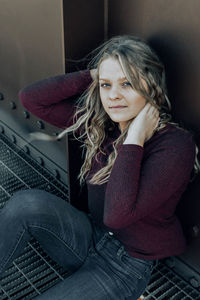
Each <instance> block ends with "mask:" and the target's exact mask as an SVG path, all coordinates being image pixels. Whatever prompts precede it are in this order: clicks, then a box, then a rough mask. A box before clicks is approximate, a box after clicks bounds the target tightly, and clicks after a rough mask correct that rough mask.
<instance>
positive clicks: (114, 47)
mask: <svg viewBox="0 0 200 300" xmlns="http://www.w3.org/2000/svg"><path fill="white" fill-rule="evenodd" d="M92 55H93V56H94V58H93V59H92V60H91V62H90V64H89V66H88V68H89V69H96V76H95V78H94V80H93V82H92V83H91V85H90V86H89V87H88V89H87V90H86V91H85V92H84V94H83V95H82V96H81V97H80V98H79V100H78V102H77V110H76V113H75V115H74V124H73V125H72V126H70V127H69V128H67V129H66V130H64V131H63V132H61V133H60V134H59V136H58V137H57V138H62V137H63V136H64V135H65V134H66V133H69V132H73V134H74V136H75V138H76V139H79V140H82V141H84V142H83V148H84V157H85V159H84V163H83V165H82V167H81V170H80V174H79V179H80V184H81V185H82V184H83V183H84V182H85V178H86V177H87V175H88V173H89V171H90V169H91V167H92V161H93V159H96V160H98V153H99V152H101V153H103V150H102V148H101V146H102V143H103V141H104V139H105V138H106V134H107V131H108V130H113V129H114V128H115V126H116V124H115V123H114V122H113V121H112V120H111V119H110V117H109V116H108V115H107V113H106V112H105V110H104V108H103V106H102V103H101V99H100V92H99V77H98V74H99V67H100V64H101V63H102V61H104V60H105V59H107V58H109V57H112V58H115V59H117V60H118V61H119V63H120V65H121V67H122V70H123V72H124V74H125V76H126V78H127V80H128V81H129V82H130V83H131V86H132V87H133V89H134V90H136V91H137V92H138V93H139V94H140V95H142V96H143V97H144V98H145V99H146V100H147V101H148V102H150V103H151V104H153V105H154V106H156V107H157V108H158V110H159V112H160V121H159V125H158V127H157V130H159V129H160V128H162V127H163V126H164V124H166V123H168V122H171V123H172V121H171V114H170V110H171V104H170V101H169V99H168V97H167V89H166V80H165V68H164V65H163V64H162V62H161V61H160V60H159V58H158V56H157V54H156V53H155V52H154V51H153V50H152V49H151V47H150V46H149V45H148V44H147V43H146V41H144V40H142V39H141V38H138V37H135V36H130V35H123V36H116V37H113V38H111V39H110V40H108V41H107V42H105V43H104V44H103V45H101V46H100V47H99V48H97V49H96V50H94V51H93V52H92ZM131 121H132V120H130V121H129V122H128V123H127V126H126V128H125V130H124V131H123V132H121V134H120V135H119V137H118V138H117V139H116V140H115V141H114V142H113V151H112V152H111V153H110V155H109V157H108V159H107V164H106V166H105V167H103V168H101V169H100V170H99V171H98V172H97V173H96V174H94V175H93V176H92V178H91V179H90V181H89V182H90V183H92V184H98V185H101V184H104V183H106V182H107V181H108V179H109V176H110V173H111V170H112V167H113V164H114V162H115V159H116V157H117V149H116V147H117V145H119V144H122V143H123V142H124V140H125V138H126V136H127V132H128V128H129V125H130V123H131ZM176 125H177V126H178V124H176ZM77 131H78V133H79V137H77V136H76V133H77ZM196 161H197V160H196ZM197 162H198V161H197ZM195 165H196V170H197V169H198V165H197V164H196V163H195Z"/></svg>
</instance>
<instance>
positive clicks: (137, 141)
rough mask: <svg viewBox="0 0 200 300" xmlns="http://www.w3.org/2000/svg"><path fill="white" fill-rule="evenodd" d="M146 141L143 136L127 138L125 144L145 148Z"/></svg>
mask: <svg viewBox="0 0 200 300" xmlns="http://www.w3.org/2000/svg"><path fill="white" fill-rule="evenodd" d="M144 141H145V139H144V138H143V137H142V136H136V135H135V136H134V135H132V136H127V137H126V139H125V141H124V142H123V144H125V145H126V144H134V145H139V146H142V147H143V146H144Z"/></svg>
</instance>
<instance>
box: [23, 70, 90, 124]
mask: <svg viewBox="0 0 200 300" xmlns="http://www.w3.org/2000/svg"><path fill="white" fill-rule="evenodd" d="M91 81H92V78H91V75H90V71H89V70H86V71H79V72H73V73H68V74H64V75H58V76H55V77H50V78H46V79H43V80H40V81H37V82H35V83H33V84H31V85H29V86H27V87H25V88H23V89H22V90H20V92H19V98H20V100H21V102H22V104H23V106H24V107H25V108H26V109H27V110H28V111H30V112H31V113H33V114H34V115H36V116H37V117H38V118H40V119H42V120H44V121H46V122H48V123H50V124H52V125H55V126H57V127H60V128H66V127H69V126H70V125H72V118H73V115H74V112H75V107H74V100H73V99H72V97H73V96H76V95H77V96H78V95H80V94H81V93H82V92H84V90H86V89H87V87H88V86H89V84H90V83H91Z"/></svg>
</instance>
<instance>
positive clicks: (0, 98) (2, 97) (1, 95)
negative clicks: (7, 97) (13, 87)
mask: <svg viewBox="0 0 200 300" xmlns="http://www.w3.org/2000/svg"><path fill="white" fill-rule="evenodd" d="M0 100H4V95H3V94H2V93H1V92H0Z"/></svg>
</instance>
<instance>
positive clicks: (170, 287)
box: [0, 134, 200, 300]
mask: <svg viewBox="0 0 200 300" xmlns="http://www.w3.org/2000/svg"><path fill="white" fill-rule="evenodd" d="M35 187H37V188H40V189H44V190H46V191H49V192H51V193H54V194H55V195H57V196H59V197H61V198H62V199H64V200H67V199H68V189H67V187H66V186H65V185H63V184H62V183H61V182H59V181H58V180H57V179H55V178H54V177H53V176H52V175H51V174H50V173H49V172H48V171H47V170H45V169H44V168H43V167H41V166H40V165H39V164H38V163H37V162H35V161H34V160H33V159H32V158H31V157H29V156H28V155H27V154H26V153H24V152H23V151H20V149H18V148H17V146H16V145H13V143H11V142H10V141H9V140H8V139H7V138H6V137H5V136H4V135H3V134H0V208H2V207H3V206H4V204H5V203H6V202H7V201H8V200H9V198H10V196H11V195H12V194H13V193H14V192H16V191H17V190H21V189H27V188H35ZM67 276H68V272H67V271H66V270H63V269H62V268H61V267H60V266H58V265H57V264H56V263H55V262H54V261H52V260H51V259H50V258H49V257H48V256H47V254H46V253H45V252H44V251H43V250H42V248H41V247H40V245H39V243H38V242H37V241H36V240H35V239H34V238H32V239H31V241H30V242H29V243H28V245H27V246H26V248H25V249H24V252H23V254H22V255H21V256H20V257H18V258H17V259H16V260H15V261H13V264H12V266H11V267H10V268H9V269H7V270H6V271H5V273H4V275H3V277H2V278H1V280H0V299H2V300H7V299H12V300H15V299H16V300H17V299H27V300H28V299H33V298H34V297H36V296H37V295H39V294H41V293H43V292H44V291H45V290H47V289H48V288H50V287H51V286H53V285H55V284H56V283H58V282H59V281H61V280H63V279H64V278H65V277H67ZM143 297H144V299H145V300H155V299H156V300H191V299H195V300H200V292H199V291H198V290H196V289H194V288H193V287H192V286H190V285H189V284H188V283H187V282H185V281H184V280H183V279H182V278H180V277H179V276H178V275H176V274H175V273H174V272H173V271H172V270H170V269H169V268H168V267H167V266H166V265H165V264H164V263H163V262H160V263H159V265H158V266H157V268H156V269H155V270H154V271H153V274H152V278H151V281H150V283H149V285H148V288H147V289H146V291H145V293H144V294H143ZM69 300H70V299H69ZM116 300H117V299H116Z"/></svg>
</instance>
